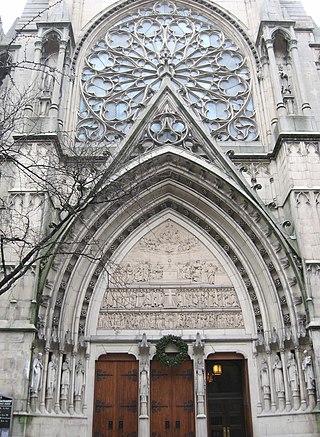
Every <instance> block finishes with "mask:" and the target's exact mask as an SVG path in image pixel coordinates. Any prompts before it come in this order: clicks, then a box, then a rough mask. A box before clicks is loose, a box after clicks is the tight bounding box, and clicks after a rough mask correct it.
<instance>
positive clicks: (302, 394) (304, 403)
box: [295, 348, 307, 410]
mask: <svg viewBox="0 0 320 437" xmlns="http://www.w3.org/2000/svg"><path fill="white" fill-rule="evenodd" d="M295 357H296V361H297V366H298V372H299V379H300V401H301V409H302V410H305V409H306V408H307V401H306V387H305V385H304V383H303V381H304V376H303V372H302V362H301V353H300V349H299V348H296V349H295Z"/></svg>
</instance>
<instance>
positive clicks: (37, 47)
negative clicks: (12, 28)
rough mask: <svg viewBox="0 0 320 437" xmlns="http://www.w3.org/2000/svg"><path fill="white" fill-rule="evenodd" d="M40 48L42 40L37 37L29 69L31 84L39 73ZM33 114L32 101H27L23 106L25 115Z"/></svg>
mask: <svg viewBox="0 0 320 437" xmlns="http://www.w3.org/2000/svg"><path fill="white" fill-rule="evenodd" d="M41 50H42V42H41V39H38V40H37V41H35V43H34V55H33V62H34V68H32V71H31V80H30V82H31V84H35V83H36V82H37V80H36V79H37V76H38V75H39V71H40V69H39V67H40V61H41V54H42V53H41ZM32 115H33V105H32V103H29V104H27V105H26V106H25V116H26V117H31V116H32Z"/></svg>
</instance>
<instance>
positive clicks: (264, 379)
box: [260, 360, 270, 394]
mask: <svg viewBox="0 0 320 437" xmlns="http://www.w3.org/2000/svg"><path fill="white" fill-rule="evenodd" d="M260 378H261V388H262V390H263V393H264V394H270V379H269V369H268V363H267V361H266V360H263V361H262V363H261V369H260Z"/></svg>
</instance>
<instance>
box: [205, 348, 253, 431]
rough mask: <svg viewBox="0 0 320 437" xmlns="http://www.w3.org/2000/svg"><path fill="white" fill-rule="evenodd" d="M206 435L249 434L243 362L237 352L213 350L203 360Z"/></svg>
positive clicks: (246, 386)
mask: <svg viewBox="0 0 320 437" xmlns="http://www.w3.org/2000/svg"><path fill="white" fill-rule="evenodd" d="M206 381H207V385H206V387H207V417H208V436H209V437H251V436H252V426H251V411H250V396H249V390H248V373H247V362H246V360H245V359H244V357H243V356H242V355H241V354H236V353H217V354H212V355H210V356H209V357H208V358H207V360H206Z"/></svg>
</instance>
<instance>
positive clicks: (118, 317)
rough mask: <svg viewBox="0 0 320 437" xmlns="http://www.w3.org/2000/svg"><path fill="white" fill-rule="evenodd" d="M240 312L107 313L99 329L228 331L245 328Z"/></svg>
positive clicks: (100, 321) (100, 319)
mask: <svg viewBox="0 0 320 437" xmlns="http://www.w3.org/2000/svg"><path fill="white" fill-rule="evenodd" d="M243 327H244V322H243V317H242V313H241V312H240V311H232V312H231V311H226V312H174V311H173V312H161V313H159V312H153V313H151V312H150V313H145V312H107V313H100V315H99V320H98V329H115V330H119V329H134V330H137V329H139V330H143V329H160V330H162V329H228V328H243Z"/></svg>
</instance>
